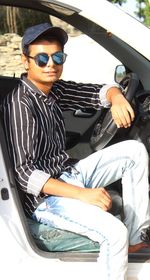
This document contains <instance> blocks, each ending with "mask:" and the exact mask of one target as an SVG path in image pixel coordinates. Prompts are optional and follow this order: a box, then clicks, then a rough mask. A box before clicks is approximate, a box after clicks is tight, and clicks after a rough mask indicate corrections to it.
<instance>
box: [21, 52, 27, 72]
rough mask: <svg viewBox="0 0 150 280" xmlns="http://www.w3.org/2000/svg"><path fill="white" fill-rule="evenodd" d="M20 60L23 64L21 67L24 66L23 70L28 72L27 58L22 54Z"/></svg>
mask: <svg viewBox="0 0 150 280" xmlns="http://www.w3.org/2000/svg"><path fill="white" fill-rule="evenodd" d="M21 60H22V63H23V65H24V69H25V70H26V71H28V70H29V62H28V58H27V57H26V56H25V55H24V54H22V55H21Z"/></svg>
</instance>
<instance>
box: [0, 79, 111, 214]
mask: <svg viewBox="0 0 150 280" xmlns="http://www.w3.org/2000/svg"><path fill="white" fill-rule="evenodd" d="M104 87H105V86H102V85H97V84H82V83H75V82H72V81H67V82H66V81H64V80H59V81H57V82H55V83H54V84H53V87H52V89H51V91H50V94H49V95H45V94H44V93H43V92H42V91H40V90H38V89H37V88H36V87H35V85H33V83H31V81H29V80H28V79H27V78H26V76H25V75H22V77H21V79H20V82H19V84H18V86H17V88H15V89H14V90H13V92H12V93H10V94H9V95H8V96H7V97H6V98H5V100H4V102H3V106H2V110H3V116H4V130H5V134H6V140H7V144H8V150H9V154H10V159H11V160H12V163H13V168H14V174H15V179H16V182H17V185H18V186H19V189H21V191H22V192H23V193H24V210H25V212H26V214H28V215H29V216H32V214H33V212H34V210H35V209H36V207H37V206H38V205H39V204H40V203H41V202H43V199H44V197H45V196H46V194H43V193H42V192H41V189H42V187H43V186H44V184H45V183H46V181H47V180H48V179H49V178H50V177H53V178H59V176H60V175H61V173H62V172H63V171H66V170H68V171H69V170H70V168H71V164H70V163H69V162H70V161H69V156H68V154H67V153H66V152H65V125H64V120H63V115H62V112H63V111H64V110H77V109H82V108H90V107H92V108H95V109H96V110H98V109H100V108H101V107H102V101H101V99H100V93H101V94H102V95H103V102H104V103H105V102H106V100H105V95H106V90H104V92H103V89H104ZM106 103H107V102H106ZM106 105H107V104H106Z"/></svg>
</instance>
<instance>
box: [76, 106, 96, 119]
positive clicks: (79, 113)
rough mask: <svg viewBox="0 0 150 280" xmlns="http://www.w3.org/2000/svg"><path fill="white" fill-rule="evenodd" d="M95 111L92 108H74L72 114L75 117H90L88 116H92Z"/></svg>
mask: <svg viewBox="0 0 150 280" xmlns="http://www.w3.org/2000/svg"><path fill="white" fill-rule="evenodd" d="M95 113H96V110H95V109H92V108H85V109H79V110H76V111H75V112H74V116H75V117H78V118H79V117H80V118H90V117H93V116H94V115H95Z"/></svg>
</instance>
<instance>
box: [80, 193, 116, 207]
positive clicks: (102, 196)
mask: <svg viewBox="0 0 150 280" xmlns="http://www.w3.org/2000/svg"><path fill="white" fill-rule="evenodd" d="M80 194H81V195H80V200H82V201H84V202H86V203H89V204H92V205H95V206H98V207H100V208H102V209H103V210H104V211H108V210H110V209H111V207H112V199H111V196H110V195H109V193H108V192H107V191H106V190H105V188H94V189H88V188H84V189H81V193H80Z"/></svg>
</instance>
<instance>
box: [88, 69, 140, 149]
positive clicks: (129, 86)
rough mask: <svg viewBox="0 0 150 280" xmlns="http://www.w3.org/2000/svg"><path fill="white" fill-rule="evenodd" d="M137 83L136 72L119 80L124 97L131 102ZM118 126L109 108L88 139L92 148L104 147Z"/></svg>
mask: <svg viewBox="0 0 150 280" xmlns="http://www.w3.org/2000/svg"><path fill="white" fill-rule="evenodd" d="M138 84H139V79H138V76H137V74H136V73H129V74H127V75H126V76H125V77H124V78H123V79H122V80H121V82H120V86H121V87H122V88H123V89H124V91H125V97H126V99H127V100H128V101H129V102H130V103H131V101H132V99H133V97H134V95H135V92H136V89H137V87H138ZM118 129H119V128H117V126H116V124H115V122H114V120H113V118H112V114H111V110H110V109H109V110H108V111H107V113H106V114H105V117H104V119H103V120H102V121H101V120H98V122H97V123H96V124H95V127H94V130H93V134H92V136H91V139H90V145H91V147H92V149H94V150H95V151H98V150H100V149H102V148H104V147H105V146H106V145H107V144H108V143H109V142H110V140H111V139H112V138H113V137H114V136H115V134H116V133H117V131H118Z"/></svg>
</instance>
